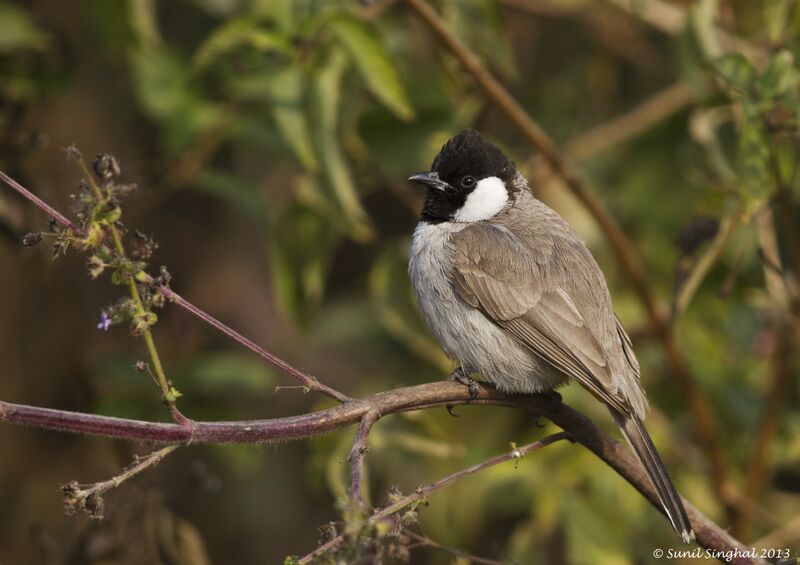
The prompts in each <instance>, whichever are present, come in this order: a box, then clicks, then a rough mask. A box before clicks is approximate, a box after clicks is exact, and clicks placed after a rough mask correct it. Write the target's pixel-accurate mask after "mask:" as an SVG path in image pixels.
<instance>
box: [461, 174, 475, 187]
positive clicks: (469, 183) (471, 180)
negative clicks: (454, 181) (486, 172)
mask: <svg viewBox="0 0 800 565" xmlns="http://www.w3.org/2000/svg"><path fill="white" fill-rule="evenodd" d="M461 186H463V187H464V188H472V187H473V186H475V177H471V176H469V175H467V176H465V177H464V178H463V179H461Z"/></svg>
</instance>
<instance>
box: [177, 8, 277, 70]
mask: <svg viewBox="0 0 800 565" xmlns="http://www.w3.org/2000/svg"><path fill="white" fill-rule="evenodd" d="M243 47H246V48H249V49H254V50H256V51H258V52H260V53H270V52H276V53H280V54H282V55H291V53H292V46H291V44H290V43H289V41H288V40H287V39H286V37H285V36H283V34H281V33H279V32H277V31H275V30H272V29H269V28H266V27H265V26H264V25H263V24H262V23H261V22H259V21H258V20H256V19H253V18H237V19H232V20H230V21H228V22H226V23H224V24H222V25H221V26H219V27H218V28H217V29H215V30H214V31H213V32H212V33H211V34H210V35H209V36H208V38H207V39H206V40H205V41H203V43H201V44H200V47H198V48H197V51H196V52H195V55H194V60H193V65H194V68H195V69H197V70H202V69H205V68H207V67H208V66H209V65H211V64H212V63H215V62H216V61H217V60H218V59H220V58H221V57H222V56H226V55H230V53H231V52H232V51H235V50H237V49H241V48H243Z"/></svg>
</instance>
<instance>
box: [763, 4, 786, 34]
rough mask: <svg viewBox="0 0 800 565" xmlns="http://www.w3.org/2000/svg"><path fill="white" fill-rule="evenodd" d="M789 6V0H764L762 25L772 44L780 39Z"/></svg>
mask: <svg viewBox="0 0 800 565" xmlns="http://www.w3.org/2000/svg"><path fill="white" fill-rule="evenodd" d="M791 7H792V1H791V0H764V26H765V27H766V29H767V37H768V38H769V41H770V43H771V44H772V45H777V44H779V43H780V42H781V41H782V39H783V34H784V32H785V30H786V24H787V23H788V22H789V10H790V8H791Z"/></svg>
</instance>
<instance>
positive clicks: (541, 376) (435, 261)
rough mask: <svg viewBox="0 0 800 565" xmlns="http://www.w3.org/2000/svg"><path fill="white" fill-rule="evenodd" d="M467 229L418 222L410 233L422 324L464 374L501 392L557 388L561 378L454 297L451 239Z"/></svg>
mask: <svg viewBox="0 0 800 565" xmlns="http://www.w3.org/2000/svg"><path fill="white" fill-rule="evenodd" d="M466 227H467V224H457V223H452V222H442V223H439V224H430V223H427V222H420V223H419V224H417V228H416V230H415V231H414V238H413V240H412V244H411V253H410V257H409V263H408V273H409V277H410V278H411V285H412V287H413V288H414V293H415V295H416V298H417V303H418V304H419V308H420V311H421V312H422V316H423V319H424V320H425V323H426V324H427V325H428V327H429V328H430V330H431V332H433V334H434V335H435V336H436V338H437V339H438V340H439V343H440V344H441V345H442V348H443V349H444V351H445V353H447V354H448V355H449V356H450V357H451V358H453V359H455V360H456V361H457V362H458V363H459V365H460V366H461V367H463V368H464V370H465V371H466V372H467V373H468V374H472V375H473V376H481V377H483V378H485V379H486V380H488V381H490V382H493V383H494V384H495V385H497V387H498V388H500V389H501V390H505V391H508V392H519V393H531V392H541V391H543V390H549V389H552V388H554V387H555V386H557V385H559V384H561V383H562V382H563V381H564V378H563V376H562V375H560V374H558V375H557V374H553V371H552V370H551V369H550V368H549V366H546V365H544V364H543V362H542V361H541V360H540V359H538V358H537V357H535V356H534V355H533V354H532V353H531V352H530V351H529V350H528V349H527V348H525V347H523V346H522V345H521V344H520V343H519V342H518V341H517V340H516V339H514V338H513V337H511V336H509V335H508V334H506V333H505V332H504V331H503V330H501V329H500V328H499V327H497V326H496V325H495V324H494V323H492V322H491V321H490V320H489V319H488V318H486V317H485V316H484V314H483V313H481V312H480V310H477V309H476V308H473V307H472V306H470V305H469V304H467V303H466V302H464V301H463V300H461V298H460V297H459V296H458V295H456V293H455V291H454V290H453V286H452V284H451V282H450V280H451V274H450V273H451V269H452V265H453V264H452V260H451V257H452V252H453V250H452V246H451V239H452V237H453V236H454V235H455V234H457V233H458V232H459V231H461V230H462V229H464V228H466Z"/></svg>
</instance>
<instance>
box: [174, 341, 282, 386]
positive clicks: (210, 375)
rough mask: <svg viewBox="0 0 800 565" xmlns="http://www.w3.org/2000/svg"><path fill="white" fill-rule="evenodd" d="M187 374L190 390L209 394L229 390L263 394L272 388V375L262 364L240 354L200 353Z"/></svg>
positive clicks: (244, 354)
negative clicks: (189, 380)
mask: <svg viewBox="0 0 800 565" xmlns="http://www.w3.org/2000/svg"><path fill="white" fill-rule="evenodd" d="M187 373H188V375H187V378H188V379H191V381H192V388H193V389H197V390H201V391H203V392H206V393H211V394H219V393H230V392H232V391H238V392H249V393H257V394H266V393H270V392H272V389H273V387H274V386H275V375H274V374H273V372H272V371H271V370H270V369H269V368H267V366H266V365H265V364H264V362H263V361H259V360H258V359H256V358H255V357H254V356H253V355H251V354H248V353H242V352H234V351H214V352H210V353H203V354H201V355H200V356H199V357H197V359H196V360H195V361H194V362H193V363H192V364H191V366H190V367H189V368H188V369H187Z"/></svg>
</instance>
